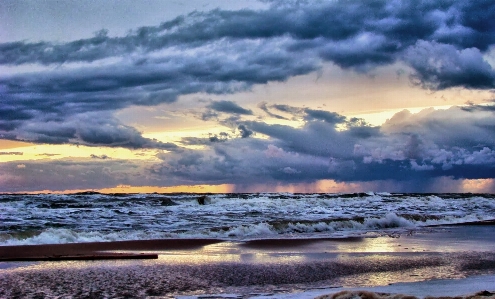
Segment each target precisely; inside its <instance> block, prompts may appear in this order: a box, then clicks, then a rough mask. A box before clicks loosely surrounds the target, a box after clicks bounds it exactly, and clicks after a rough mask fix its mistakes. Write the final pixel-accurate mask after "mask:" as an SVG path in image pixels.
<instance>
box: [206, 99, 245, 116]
mask: <svg viewBox="0 0 495 299" xmlns="http://www.w3.org/2000/svg"><path fill="white" fill-rule="evenodd" d="M208 108H211V109H213V110H215V111H218V112H225V113H235V114H243V115H252V114H253V111H251V110H249V109H244V108H242V107H241V106H239V105H237V104H236V103H234V102H232V101H213V103H211V104H210V105H208Z"/></svg>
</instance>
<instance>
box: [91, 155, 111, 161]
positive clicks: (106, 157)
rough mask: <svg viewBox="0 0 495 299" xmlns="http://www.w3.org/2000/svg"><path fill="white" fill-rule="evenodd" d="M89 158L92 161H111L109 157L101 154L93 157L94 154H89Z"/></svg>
mask: <svg viewBox="0 0 495 299" xmlns="http://www.w3.org/2000/svg"><path fill="white" fill-rule="evenodd" d="M90 157H91V158H92V159H100V160H106V159H111V158H110V157H109V156H107V155H105V154H103V155H101V156H98V155H95V154H91V155H90Z"/></svg>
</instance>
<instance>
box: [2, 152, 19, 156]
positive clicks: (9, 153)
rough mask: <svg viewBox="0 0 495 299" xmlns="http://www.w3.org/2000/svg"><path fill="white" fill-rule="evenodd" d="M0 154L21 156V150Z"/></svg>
mask: <svg viewBox="0 0 495 299" xmlns="http://www.w3.org/2000/svg"><path fill="white" fill-rule="evenodd" d="M0 155H1V156H22V155H24V153H23V152H0Z"/></svg>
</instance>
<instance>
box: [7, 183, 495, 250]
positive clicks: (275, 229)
mask: <svg viewBox="0 0 495 299" xmlns="http://www.w3.org/2000/svg"><path fill="white" fill-rule="evenodd" d="M494 219H495V195H494V194H456V193H448V194H413V193H401V194H390V193H372V192H369V193H352V194H334V193H316V194H297V193H248V194H238V193H235V194H188V193H176V194H158V193H153V194H128V193H119V194H102V193H97V192H82V193H74V194H0V246H1V245H3V246H5V245H33V244H63V243H82V242H108V241H125V240H151V239H178V238H187V239H194V238H199V239H219V240H225V241H241V242H242V241H249V240H258V239H279V238H280V239H313V238H317V239H318V238H349V237H364V238H366V237H377V236H385V235H389V236H393V235H394V234H395V235H397V234H399V235H400V234H407V233H410V232H417V231H422V230H428V229H431V228H432V227H441V226H449V225H460V224H472V223H484V222H493V221H494Z"/></svg>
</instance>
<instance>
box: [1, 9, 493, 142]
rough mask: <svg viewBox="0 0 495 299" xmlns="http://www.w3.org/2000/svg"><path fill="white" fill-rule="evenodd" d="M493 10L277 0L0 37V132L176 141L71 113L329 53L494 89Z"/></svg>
mask: <svg viewBox="0 0 495 299" xmlns="http://www.w3.org/2000/svg"><path fill="white" fill-rule="evenodd" d="M494 11H495V4H494V3H493V2H492V1H487V0H486V1H468V0H463V1H448V0H447V1H433V2H432V1H420V2H418V1H412V0H410V1H400V2H397V1H386V0H378V1H372V2H356V1H315V2H310V1H290V2H287V3H281V2H279V1H275V2H272V3H271V5H270V6H269V7H268V8H267V9H263V10H248V9H244V10H239V11H226V10H219V9H216V10H212V11H209V12H192V13H190V14H188V15H185V16H179V17H177V18H176V19H174V20H171V21H167V22H164V23H162V24H160V25H157V26H147V27H141V28H137V29H135V30H132V31H130V32H129V33H128V34H127V35H125V36H119V37H110V36H108V34H107V32H106V31H105V30H102V31H99V32H98V33H96V34H95V36H93V37H91V38H86V39H80V40H75V41H71V42H63V43H55V42H51V41H40V42H36V43H33V42H29V41H17V42H9V43H2V44H0V65H2V66H3V67H4V68H5V69H7V70H12V71H11V72H7V73H3V74H2V75H0V97H1V99H2V105H1V107H0V137H1V138H4V139H13V140H27V141H33V142H46V143H62V142H63V143H65V142H69V143H84V144H88V145H109V146H122V147H129V148H138V147H158V148H162V147H172V145H163V144H161V143H158V142H153V141H152V140H148V139H146V138H144V137H142V136H140V134H139V132H137V131H136V130H135V129H133V128H130V127H126V126H123V125H121V124H117V123H116V122H115V121H114V120H112V119H111V120H110V121H109V122H107V123H105V125H104V126H93V127H89V128H86V129H85V128H83V127H75V126H74V122H77V120H78V119H79V120H80V119H83V118H84V117H85V115H88V114H93V115H95V116H100V117H103V118H104V119H103V120H98V121H97V122H105V118H107V117H108V116H109V115H111V114H112V113H113V112H115V111H117V110H119V109H123V108H126V107H131V106H134V105H144V106H153V105H158V104H163V103H172V102H175V101H177V100H178V98H179V97H180V96H183V95H190V94H195V93H207V94H218V95H223V94H233V93H237V92H241V91H248V90H250V89H251V88H252V87H253V86H255V85H260V84H267V83H268V82H274V81H277V82H283V81H286V80H288V79H289V78H292V77H295V76H299V75H305V74H309V73H311V72H315V71H318V70H320V69H321V68H323V67H324V65H325V63H327V62H331V63H333V64H335V65H337V66H340V67H341V68H343V69H351V70H355V71H358V72H368V71H370V70H372V69H374V68H376V67H379V66H385V65H391V64H393V63H397V62H401V63H405V64H407V65H408V66H409V67H410V70H411V72H412V74H411V79H412V81H413V83H414V84H416V85H418V86H421V87H422V88H427V89H433V90H441V89H446V88H452V87H463V88H470V89H493V88H495V80H494V78H495V71H494V69H493V66H492V65H490V64H489V63H488V62H487V59H486V55H488V53H489V50H490V49H491V48H492V47H493V46H494V45H495V26H494V21H493V14H494ZM473 16H476V17H473ZM349 20H352V22H350V21H349ZM26 70H29V71H26ZM260 108H261V109H262V110H264V111H265V112H267V113H272V114H269V115H270V116H272V117H279V118H280V119H283V118H284V116H283V115H279V114H276V113H273V112H269V110H268V109H275V110H278V111H280V112H285V113H289V114H290V113H292V112H291V111H289V110H286V111H284V110H283V109H284V108H290V107H284V106H283V105H279V106H273V107H267V106H263V105H261V106H260ZM210 109H211V110H212V111H210V113H209V114H208V113H205V114H204V116H203V118H204V119H214V118H216V117H217V116H218V115H217V114H218V113H233V114H238V115H250V114H251V113H252V111H250V110H247V109H245V108H242V107H240V106H239V105H238V104H236V103H233V102H230V101H218V102H213V103H212V104H211V105H210ZM303 112H304V113H305V115H306V116H307V117H313V118H314V117H315V116H316V117H320V120H323V119H322V117H324V118H325V119H326V120H325V121H330V122H335V121H339V120H338V119H333V118H332V117H333V116H332V115H326V116H323V115H319V116H317V115H315V114H314V113H312V112H311V111H309V110H306V111H303ZM298 113H299V115H301V113H302V112H298ZM73 119H75V120H76V121H73ZM30 124H31V125H30ZM32 124H35V125H37V124H45V125H43V126H42V129H36V128H33V127H32ZM110 131H115V133H116V134H115V135H113V134H112V135H110V134H109V133H110ZM355 133H356V134H359V132H358V129H355ZM361 133H364V134H368V133H369V130H368V129H365V130H364V132H362V131H361ZM111 136H117V137H116V138H115V139H114V138H113V137H111Z"/></svg>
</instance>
